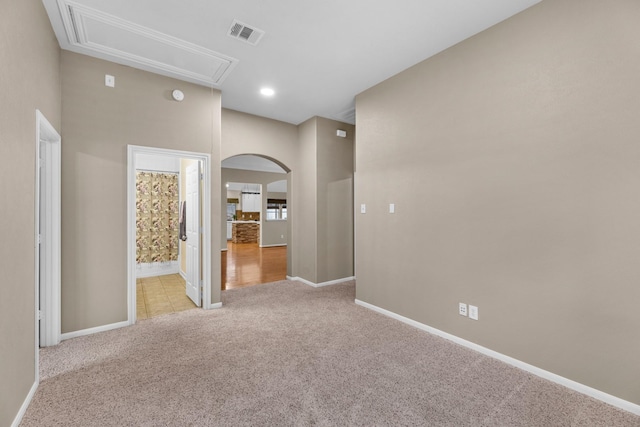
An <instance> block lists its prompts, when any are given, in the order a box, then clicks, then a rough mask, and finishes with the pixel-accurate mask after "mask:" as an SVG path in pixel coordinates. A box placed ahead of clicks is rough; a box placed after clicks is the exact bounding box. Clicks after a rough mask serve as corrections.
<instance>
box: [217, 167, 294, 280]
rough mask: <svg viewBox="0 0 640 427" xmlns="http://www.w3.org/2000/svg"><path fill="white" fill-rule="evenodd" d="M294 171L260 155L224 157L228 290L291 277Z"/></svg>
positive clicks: (224, 256)
mask: <svg viewBox="0 0 640 427" xmlns="http://www.w3.org/2000/svg"><path fill="white" fill-rule="evenodd" d="M288 181H289V171H288V169H285V167H283V166H281V165H280V164H278V163H276V162H274V161H272V160H271V159H266V158H263V157H260V156H255V155H240V156H234V157H231V158H228V159H225V160H223V162H222V182H223V185H224V187H223V189H222V205H223V206H222V211H223V212H224V215H226V230H225V231H226V232H225V233H224V234H223V237H224V240H223V242H221V248H222V253H221V267H222V277H221V285H222V290H227V289H233V288H237V287H246V286H253V285H257V284H262V283H269V282H274V281H278V280H284V279H286V277H287V263H288V261H287V259H288V250H289V244H288V239H289V237H288V236H289V229H290V223H288V219H289V217H288V210H287V203H288V200H289V194H288Z"/></svg>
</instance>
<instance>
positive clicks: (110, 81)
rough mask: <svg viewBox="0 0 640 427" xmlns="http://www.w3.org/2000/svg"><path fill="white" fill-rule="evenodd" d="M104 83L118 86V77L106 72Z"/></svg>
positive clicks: (108, 85)
mask: <svg viewBox="0 0 640 427" xmlns="http://www.w3.org/2000/svg"><path fill="white" fill-rule="evenodd" d="M104 85H105V86H107V87H116V78H115V77H113V76H111V75H109V74H105V75H104Z"/></svg>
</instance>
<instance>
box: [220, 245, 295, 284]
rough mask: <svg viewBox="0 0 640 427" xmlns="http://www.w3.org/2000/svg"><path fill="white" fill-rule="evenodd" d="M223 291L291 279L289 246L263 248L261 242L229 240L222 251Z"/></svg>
mask: <svg viewBox="0 0 640 427" xmlns="http://www.w3.org/2000/svg"><path fill="white" fill-rule="evenodd" d="M221 265H222V280H221V282H222V290H225V289H233V288H241V287H245V286H253V285H258V284H261V283H269V282H276V281H278V280H284V279H286V278H287V247H286V246H275V247H270V248H261V247H259V246H258V244H257V243H231V242H227V250H226V251H225V252H222V262H221Z"/></svg>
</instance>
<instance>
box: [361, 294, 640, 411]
mask: <svg viewBox="0 0 640 427" xmlns="http://www.w3.org/2000/svg"><path fill="white" fill-rule="evenodd" d="M355 303H356V304H357V305H360V306H362V307H365V308H368V309H369V310H373V311H375V312H378V313H380V314H383V315H385V316H388V317H391V318H393V319H396V320H399V321H401V322H403V323H406V324H408V325H411V326H413V327H415V328H418V329H421V330H423V331H426V332H429V333H432V334H434V335H437V336H439V337H442V338H444V339H447V340H449V341H453V342H455V343H456V344H460V345H462V346H465V347H467V348H470V349H472V350H475V351H477V352H479V353H482V354H484V355H486V356H489V357H493V358H494V359H497V360H500V361H502V362H505V363H507V364H509V365H511V366H515V367H516V368H520V369H522V370H523V371H527V372H529V373H531V374H533V375H536V376H538V377H540V378H544V379H545V380H549V381H551V382H554V383H556V384H560V385H562V386H565V387H567V388H570V389H571V390H575V391H577V392H579V393H582V394H585V395H587V396H590V397H593V398H594V399H598V400H600V401H602V402H605V403H608V404H609V405H612V406H615V407H617V408H620V409H624V410H625V411H628V412H631V413H633V414H636V415H640V405H636V404H635V403H632V402H629V401H627V400H624V399H621V398H619V397H616V396H613V395H611V394H608V393H605V392H603V391H600V390H597V389H595V388H592V387H589V386H587V385H584V384H581V383H579V382H576V381H573V380H570V379H568V378H565V377H562V376H560V375H557V374H554V373H553V372H549V371H545V370H544V369H541V368H538V367H536V366H533V365H530V364H528V363H526V362H523V361H521V360H518V359H514V358H513V357H510V356H507V355H505V354H502V353H498V352H497V351H493V350H491V349H488V348H486V347H482V346H481V345H478V344H476V343H473V342H471V341H467V340H465V339H463V338H460V337H457V336H455V335H451V334H449V333H447V332H444V331H441V330H440V329H436V328H433V327H431V326H428V325H425V324H424V323H420V322H416V321H415V320H412V319H409V318H408V317H404V316H401V315H399V314H397V313H394V312H392V311H389V310H385V309H384V308H380V307H378V306H375V305H373V304H369V303H367V302H364V301H360V300H358V299H356V300H355Z"/></svg>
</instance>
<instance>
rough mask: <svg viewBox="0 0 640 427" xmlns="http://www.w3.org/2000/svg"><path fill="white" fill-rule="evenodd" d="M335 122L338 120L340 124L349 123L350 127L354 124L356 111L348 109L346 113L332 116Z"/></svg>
mask: <svg viewBox="0 0 640 427" xmlns="http://www.w3.org/2000/svg"><path fill="white" fill-rule="evenodd" d="M333 117H334V118H335V119H336V120H339V121H341V122H345V123H349V124H352V125H355V124H356V109H355V108H349V109H348V110H346V111H343V112H342V113H338V114H336V115H335V116H333Z"/></svg>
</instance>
